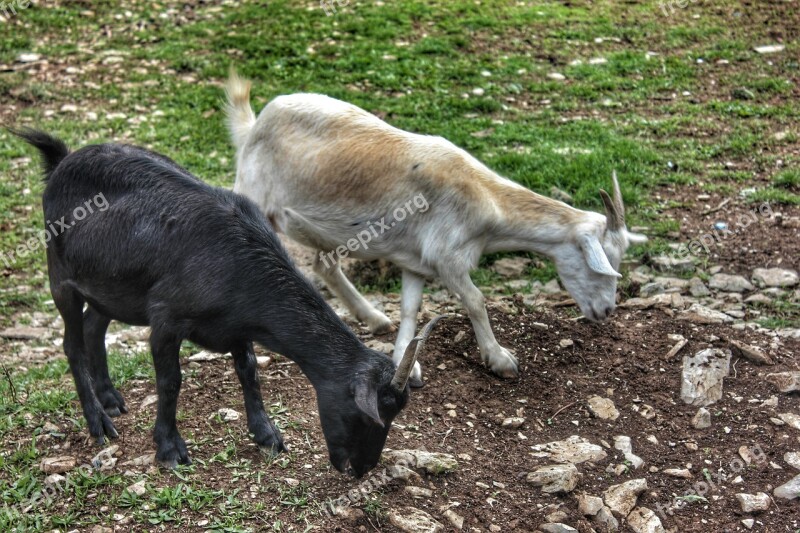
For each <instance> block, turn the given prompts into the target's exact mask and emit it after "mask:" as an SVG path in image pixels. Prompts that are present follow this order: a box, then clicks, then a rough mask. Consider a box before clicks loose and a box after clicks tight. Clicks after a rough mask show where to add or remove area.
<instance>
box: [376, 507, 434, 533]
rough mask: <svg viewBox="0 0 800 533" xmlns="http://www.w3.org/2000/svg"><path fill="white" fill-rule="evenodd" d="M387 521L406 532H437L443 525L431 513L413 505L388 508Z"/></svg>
mask: <svg viewBox="0 0 800 533" xmlns="http://www.w3.org/2000/svg"><path fill="white" fill-rule="evenodd" d="M389 522H390V523H391V524H392V525H393V526H394V527H396V528H398V529H400V530H402V531H405V532H406V533H438V532H439V531H443V530H444V526H443V525H442V524H441V523H440V522H438V521H437V520H436V519H435V518H433V517H432V516H431V515H429V514H428V513H426V512H425V511H422V510H420V509H416V508H414V507H401V508H400V509H390V510H389Z"/></svg>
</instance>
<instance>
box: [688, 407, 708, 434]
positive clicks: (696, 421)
mask: <svg viewBox="0 0 800 533" xmlns="http://www.w3.org/2000/svg"><path fill="white" fill-rule="evenodd" d="M692 426H694V427H695V428H696V429H706V428H710V427H711V412H710V411H709V410H708V409H706V408H705V407H701V408H700V409H698V410H697V413H695V415H694V418H692Z"/></svg>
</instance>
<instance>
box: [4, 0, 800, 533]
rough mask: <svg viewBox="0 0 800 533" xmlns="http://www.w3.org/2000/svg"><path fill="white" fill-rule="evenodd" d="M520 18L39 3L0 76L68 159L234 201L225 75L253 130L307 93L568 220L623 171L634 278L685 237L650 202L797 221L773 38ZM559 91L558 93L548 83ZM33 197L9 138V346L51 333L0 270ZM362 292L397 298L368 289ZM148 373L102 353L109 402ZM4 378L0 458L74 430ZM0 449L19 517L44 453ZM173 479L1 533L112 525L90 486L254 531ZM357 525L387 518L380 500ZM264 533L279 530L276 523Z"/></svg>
mask: <svg viewBox="0 0 800 533" xmlns="http://www.w3.org/2000/svg"><path fill="white" fill-rule="evenodd" d="M526 4H527V3H524V2H515V1H511V0H484V1H483V2H481V3H480V4H478V3H475V2H473V1H472V0H450V1H444V0H441V1H430V2H422V1H409V0H392V1H391V2H388V1H387V2H384V3H383V5H377V4H375V3H374V2H357V1H351V2H350V3H349V5H347V6H345V7H339V8H337V12H336V14H335V16H326V15H325V13H324V12H323V11H322V10H319V9H316V10H309V9H308V7H309V6H315V5H317V4H316V3H315V2H299V1H288V0H278V1H274V2H263V1H260V0H258V1H257V0H252V1H244V2H241V3H236V4H235V5H234V4H228V3H224V4H223V5H215V4H212V3H208V4H205V3H201V4H197V5H195V4H189V5H186V6H185V5H184V4H182V3H179V2H174V1H172V0H165V1H162V2H146V3H132V2H131V3H129V2H122V3H119V2H111V1H110V0H101V1H99V2H80V3H72V2H69V3H60V4H58V5H57V6H55V7H53V6H52V4H49V3H48V4H47V5H43V4H42V3H39V5H36V6H32V7H30V8H28V9H25V10H21V11H20V12H19V13H18V14H17V15H16V16H15V17H13V18H12V19H10V20H9V21H7V22H6V23H4V25H3V30H4V31H3V32H2V33H1V34H0V64H4V65H10V66H12V67H13V69H8V70H3V69H0V122H2V123H3V125H8V126H22V125H29V126H37V127H40V128H44V129H46V130H48V131H51V132H53V133H55V134H57V135H59V136H61V137H63V138H64V139H65V140H66V141H67V142H68V143H69V144H70V145H71V146H72V147H75V148H78V147H80V146H83V145H85V144H88V143H95V142H103V141H112V140H119V141H124V142H132V143H136V144H140V145H143V146H147V147H149V148H151V149H154V150H157V151H159V152H162V153H164V154H166V155H168V156H170V157H171V158H173V159H175V160H176V161H178V162H179V163H180V164H182V165H184V166H186V167H187V168H188V169H189V170H191V171H192V172H193V173H195V174H196V175H198V176H199V177H201V178H202V179H204V180H207V181H209V182H210V183H213V184H215V185H221V186H228V187H229V186H231V184H232V182H233V173H234V150H233V148H232V147H231V145H230V142H229V141H228V135H227V132H226V130H225V127H224V124H223V117H222V113H221V112H220V109H221V102H222V98H223V95H222V90H221V82H222V81H223V80H224V78H225V77H226V75H227V72H228V69H229V67H230V66H235V67H236V68H237V69H238V70H239V72H240V73H241V74H243V75H244V76H247V77H249V78H251V79H253V80H254V87H253V104H254V107H255V108H256V111H258V110H260V109H261V108H262V107H263V106H264V105H265V104H266V103H267V102H268V101H269V100H270V99H271V98H273V97H274V96H276V95H279V94H285V93H291V92H297V91H313V92H320V93H325V94H328V95H331V96H334V97H337V98H342V99H345V100H348V101H350V102H353V103H355V104H357V105H359V106H361V107H363V108H365V109H367V110H369V111H372V112H376V113H379V114H380V116H382V117H384V118H385V119H386V120H387V121H388V122H390V123H391V124H393V125H396V126H398V127H401V128H404V129H408V130H411V131H415V132H421V133H427V134H433V135H441V136H444V137H446V138H448V139H450V140H451V141H453V142H454V143H456V144H457V145H459V146H462V147H463V148H465V149H467V150H468V151H470V152H471V153H472V154H474V155H475V156H476V157H478V158H479V159H481V160H482V161H484V162H485V163H486V164H487V165H489V166H490V167H491V168H493V169H495V170H497V171H498V172H499V173H501V174H503V175H505V176H508V177H509V178H511V179H513V180H516V181H518V182H519V183H522V184H524V185H526V186H528V187H530V188H532V189H533V190H535V191H537V192H540V193H543V194H548V193H549V190H550V188H551V187H552V186H556V187H558V188H560V189H562V190H564V191H566V192H568V193H569V194H570V195H572V197H573V198H574V200H575V205H576V206H577V207H580V208H584V209H594V210H600V209H601V206H602V204H601V202H600V198H599V196H598V189H599V188H608V187H609V186H610V176H611V172H612V171H613V170H616V171H617V172H618V174H619V176H620V181H621V183H622V186H623V195H624V199H625V201H626V203H627V206H628V210H627V212H628V222H629V225H644V226H647V227H649V228H650V230H649V234H650V236H651V242H650V243H649V244H648V245H646V246H641V247H635V248H633V249H632V250H631V252H630V253H631V255H633V256H634V257H642V258H645V259H646V258H647V257H648V256H651V255H656V254H659V253H663V252H664V251H666V250H667V249H668V246H667V244H668V242H670V241H671V240H674V235H675V233H676V232H677V231H678V230H679V229H680V222H679V221H676V220H672V219H668V218H666V217H664V216H663V215H662V209H663V206H664V205H673V204H670V203H669V201H665V200H660V199H659V196H662V195H663V196H665V197H666V198H669V194H665V193H664V190H665V189H668V188H680V187H683V186H686V185H699V186H700V187H702V189H704V190H707V191H710V192H717V193H721V194H725V195H735V194H736V193H738V190H740V189H741V188H744V187H750V186H755V187H756V189H757V190H756V193H755V194H753V195H752V196H750V197H749V199H750V200H751V201H753V202H764V201H768V202H774V203H780V204H786V205H798V204H800V172H798V170H797V168H798V167H799V166H800V164H799V163H800V162H799V161H798V157H797V155H796V149H794V147H796V143H797V139H798V130H797V124H798V123H800V120H798V119H800V102H798V101H797V99H796V98H793V95H795V94H796V80H797V73H798V69H799V68H800V67H798V62H797V59H796V58H797V57H798V56H799V55H800V43H798V42H796V41H791V40H787V42H786V50H785V52H783V53H781V54H775V55H771V56H768V57H767V56H760V55H758V54H756V53H755V52H754V51H753V50H752V46H753V44H754V43H768V42H772V41H773V40H774V39H773V38H772V32H773V31H778V30H780V26H781V24H783V23H784V22H785V21H782V20H773V21H771V23H770V24H763V25H761V24H753V25H747V26H744V25H742V24H740V23H739V22H737V20H739V19H737V18H736V16H735V15H734V12H736V11H737V10H741V9H742V8H741V6H740V5H739V3H738V2H733V1H732V0H723V1H720V2H715V3H714V5H713V6H712V5H702V4H699V3H690V4H689V5H688V6H687V7H686V9H676V10H675V12H674V13H672V14H670V15H669V16H665V15H664V13H663V12H662V10H661V8H660V7H659V2H657V1H654V0H653V1H646V2H640V3H637V4H631V3H624V2H592V3H589V2H572V3H570V4H569V5H566V4H564V3H561V2H542V3H536V4H535V5H533V6H529V5H526ZM776 28H778V29H777V30H776ZM23 53H26V54H28V53H36V54H40V55H41V56H42V58H44V59H47V61H48V64H47V71H46V72H47V75H46V76H45V75H43V74H42V73H40V72H39V70H38V69H39V67H36V66H35V65H28V66H25V65H21V64H19V63H17V62H16V59H17V58H18V56H19V55H20V54H23ZM594 58H603V59H604V60H605V61H604V62H600V63H598V62H597V61H595V62H594V64H592V61H591V60H592V59H594ZM720 62H722V63H720ZM725 62H727V63H725ZM556 72H557V73H560V74H563V75H564V76H565V79H564V80H554V79H551V78H550V77H548V75H549V74H551V73H556ZM712 80H713V83H711V81H712ZM476 89H480V90H478V91H476ZM70 106H75V108H74V110H73V108H71V107H70ZM476 134H478V135H476ZM778 159H780V160H781V161H782V165H783V166H782V167H779V166H778V165H777V164H776V161H777V160H778ZM728 162H732V163H733V164H734V166H733V167H728V166H726V163H728ZM777 168H782V169H784V170H780V171H777V170H774V169H777ZM754 179H756V180H757V182H754ZM42 189H43V184H42V182H41V176H40V172H39V168H38V164H37V162H36V158H35V156H34V154H33V153H32V151H31V149H30V148H29V147H27V146H26V145H24V144H23V143H22V142H20V141H19V140H17V139H15V138H13V137H11V136H10V135H9V134H8V133H7V132H6V131H5V130H0V230H2V231H0V253H2V254H4V255H3V256H0V272H2V274H3V275H2V276H0V326H1V327H6V326H9V325H12V323H13V322H15V320H16V319H17V317H18V316H19V315H20V314H25V315H26V316H27V315H29V314H30V313H32V312H35V311H40V312H45V313H47V314H50V315H54V314H55V310H54V308H53V306H52V304H51V303H49V302H48V301H49V300H50V295H49V291H48V285H47V278H46V265H45V254H44V250H43V248H41V247H39V248H38V249H36V250H35V251H33V252H32V253H29V254H27V255H25V256H24V257H17V258H16V260H15V261H10V262H9V265H8V266H6V265H5V264H4V263H3V261H2V259H3V258H4V257H5V258H8V257H10V256H9V254H11V253H13V254H14V255H15V256H17V255H18V254H17V250H18V247H20V246H23V251H24V243H25V242H26V241H27V240H28V239H30V238H31V237H33V236H34V235H35V234H36V231H37V230H39V229H40V228H42V227H43V225H44V222H45V221H44V220H42V212H41V200H40V197H41V192H42ZM497 257H501V256H500V255H497V256H493V257H488V258H484V259H483V260H482V262H481V268H479V269H478V270H477V271H476V272H475V273H474V274H473V279H474V280H476V281H477V282H478V283H480V284H482V285H492V284H496V283H497V281H498V278H497V276H496V275H495V274H494V273H493V272H492V271H491V270H489V269H488V266H489V265H490V264H491V262H492V260H494V259H496V258H497ZM554 276H555V272H554V269H553V266H552V264H550V263H547V264H545V266H543V267H541V268H538V267H537V268H531V269H530V270H529V271H527V272H526V273H525V277H527V278H528V279H530V280H531V281H542V282H545V281H548V280H549V279H552V278H553V277H554ZM371 288H372V289H380V290H386V291H396V290H398V289H399V285H398V284H397V281H396V280H394V279H379V280H377V281H376V282H375V285H374V286H373V287H371ZM762 313H763V315H762V316H763V318H762V322H763V323H764V324H766V325H770V326H772V327H783V326H787V325H792V324H796V317H797V313H798V311H797V309H796V305H795V304H792V302H790V301H783V300H781V301H780V302H778V303H776V305H775V306H771V307H770V308H765V309H762ZM187 350H188V348H187ZM149 359H150V356H149V354H148V353H146V352H143V353H139V354H137V355H135V356H133V357H131V356H125V355H123V354H117V353H113V354H111V373H112V377H113V379H114V380H115V383H118V384H122V383H125V382H130V381H132V380H138V379H144V380H152V365H151V363H150V361H149ZM9 372H10V375H11V380H8V379H4V378H3V377H2V376H0V398H2V402H0V437H2V438H4V440H5V439H8V438H10V437H11V436H12V435H15V434H18V433H19V432H25V433H26V434H27V435H31V434H37V432H39V431H40V427H41V425H42V424H43V423H44V422H45V421H48V420H53V421H56V420H57V421H58V422H59V423H60V424H62V426H63V425H64V424H70V425H72V426H74V427H75V428H76V429H80V428H82V427H83V425H84V421H83V417H82V416H81V413H80V409H79V408H78V407H77V405H78V404H77V402H76V398H75V393H74V388H73V386H72V381H71V378H70V376H69V373H68V369H67V365H66V362H65V361H63V360H59V361H55V362H51V363H47V364H45V365H41V366H34V367H31V368H30V369H18V368H13V369H10V370H9ZM12 383H13V386H12ZM270 412H271V415H272V416H273V417H274V418H275V419H276V421H277V423H278V424H279V425H280V426H281V427H292V425H293V424H294V423H293V422H292V421H291V419H290V417H289V416H287V414H286V410H285V407H284V406H283V405H282V403H281V402H280V401H278V402H276V403H275V404H273V405H271V406H270ZM138 429H139V430H141V431H148V430H149V427H141V428H138ZM190 441H191V439H190ZM235 442H237V439H236V438H233V437H231V438H229V439H226V441H225V442H224V443H223V444H222V445H220V446H217V447H216V448H215V449H217V450H218V451H217V453H216V455H214V456H213V457H212V458H211V459H209V460H208V461H207V462H208V464H209V465H213V466H218V465H220V464H221V465H226V467H228V466H229V467H230V470H231V472H232V474H233V475H235V476H244V477H243V478H242V479H243V480H244V479H246V477H247V475H248V472H249V473H252V471H253V469H252V468H251V465H248V464H244V463H241V462H239V459H238V458H237V449H236V445H235ZM190 446H194V447H195V448H196V447H197V446H199V444H198V442H197V441H194V442H190ZM6 449H7V451H8V452H9V453H6V454H4V455H0V496H1V497H2V499H3V503H6V504H8V505H9V506H10V508H11V509H17V508H18V506H19V504H20V503H21V502H25V501H27V500H28V499H29V498H30V497H31V496H32V495H33V494H36V493H37V492H39V491H41V489H42V486H43V485H42V483H43V477H44V476H42V475H41V473H40V472H39V471H38V469H37V468H36V464H37V461H38V460H39V459H40V449H39V447H37V444H36V443H35V442H32V443H31V442H26V443H24V444H14V445H9V446H7V447H6ZM193 452H194V450H193ZM286 461H289V459H286V458H282V459H278V460H277V461H276V464H277V466H278V467H279V468H280V465H281V464H286V463H285V462H286ZM197 468H198V469H202V468H204V466H203V465H202V464H199V463H198V466H197ZM198 471H200V472H202V470H198ZM185 477H186V478H187V480H188V481H183V482H182V483H170V484H169V486H165V485H164V484H163V483H160V480H159V478H153V479H149V480H148V485H147V486H148V491H147V493H146V494H145V495H144V496H142V497H135V496H133V495H131V494H130V493H128V492H126V491H124V490H123V489H124V487H125V486H127V485H129V484H130V483H131V482H132V481H131V480H129V479H123V478H122V477H121V476H105V475H101V474H95V475H92V476H85V477H83V478H79V479H76V480H75V483H76V487H75V494H74V501H73V502H71V503H70V506H69V507H68V508H66V509H64V508H61V507H59V508H58V509H55V508H48V507H42V508H36V509H35V510H34V511H33V512H27V513H22V512H14V511H11V513H12V514H10V515H9V514H8V511H0V530H3V531H7V530H12V528H14V527H17V528H18V529H19V530H30V531H46V530H50V529H54V528H62V529H66V528H72V527H79V526H80V527H90V526H92V525H93V524H94V523H97V522H100V521H102V519H103V517H102V516H97V515H96V514H94V513H92V512H88V511H87V506H88V503H87V502H88V500H87V495H88V494H89V493H90V491H91V490H93V489H94V488H96V487H106V488H108V489H109V490H103V491H99V492H100V494H101V495H100V496H99V498H100V499H99V500H94V501H93V503H92V504H91V505H92V506H97V507H99V506H101V505H104V504H107V505H110V506H115V505H116V506H122V507H125V508H127V509H130V510H132V512H133V514H134V516H135V520H136V523H137V524H139V525H141V526H142V527H150V528H151V529H157V528H161V527H165V528H166V527H188V526H189V525H188V524H186V523H184V522H182V520H183V518H182V516H181V512H180V510H181V509H182V508H184V507H186V508H196V509H199V510H201V511H202V512H206V511H207V512H208V514H209V516H210V518H209V524H208V526H207V527H208V528H209V529H211V530H213V531H239V530H242V527H241V524H242V522H243V521H246V520H250V519H251V518H252V517H253V516H255V515H257V514H258V513H259V512H260V511H262V510H263V504H260V503H258V500H255V501H252V500H250V499H249V498H243V497H240V496H239V495H238V494H236V493H231V492H225V491H219V490H217V489H212V488H209V487H208V486H205V485H203V484H202V483H200V482H199V481H198V479H197V478H198V477H199V476H198V474H197V473H196V472H195V471H187V472H186V473H185ZM159 483H160V484H159ZM274 488H275V489H276V490H277V489H278V488H277V487H274ZM111 489H113V490H111ZM280 490H281V494H282V498H281V504H279V505H280V506H282V507H287V508H291V509H293V510H297V512H299V513H300V515H302V516H303V517H306V516H308V514H309V513H311V510H310V508H311V506H308V505H307V503H308V493H307V487H297V488H293V489H291V490H289V489H287V488H286V487H285V486H284V487H282V488H281V489H280ZM112 493H113V495H110V494H112ZM284 502H285V503H284ZM366 510H367V512H368V514H369V515H370V516H371V517H373V518H374V519H375V520H380V519H382V517H383V506H382V503H381V500H380V497H379V496H376V497H375V498H374V499H373V500H370V502H369V503H368V504H367V508H366ZM303 519H305V518H303ZM258 524H259V527H269V528H272V529H274V530H276V531H280V530H284V529H286V528H287V526H286V524H284V523H283V522H282V521H281V520H280V519H275V520H271V521H270V523H269V524H267V526H264V524H261V523H260V522H258Z"/></svg>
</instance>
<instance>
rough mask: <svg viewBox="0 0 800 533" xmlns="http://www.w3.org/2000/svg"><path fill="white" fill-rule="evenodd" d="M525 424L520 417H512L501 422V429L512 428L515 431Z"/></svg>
mask: <svg viewBox="0 0 800 533" xmlns="http://www.w3.org/2000/svg"><path fill="white" fill-rule="evenodd" d="M524 423H525V419H524V418H522V417H518V416H514V417H511V418H506V419H505V420H503V427H504V428H512V429H517V428H519V427H521V426H522V424H524Z"/></svg>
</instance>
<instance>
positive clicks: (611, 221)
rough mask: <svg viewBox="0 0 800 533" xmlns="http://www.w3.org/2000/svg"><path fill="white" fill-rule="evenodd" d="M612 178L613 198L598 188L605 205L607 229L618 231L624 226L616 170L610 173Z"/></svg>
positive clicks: (623, 208)
mask: <svg viewBox="0 0 800 533" xmlns="http://www.w3.org/2000/svg"><path fill="white" fill-rule="evenodd" d="M612 179H613V181H614V189H613V192H614V197H613V199H612V198H611V196H609V195H608V193H607V192H606V191H604V190H603V189H600V198H602V199H603V205H605V207H606V221H607V222H606V223H607V227H608V229H610V230H611V231H620V230H621V229H623V228H624V227H625V206H624V205H623V204H622V193H621V192H620V190H619V182H618V181H617V171H616V170H615V171H614V173H613V174H612Z"/></svg>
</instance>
